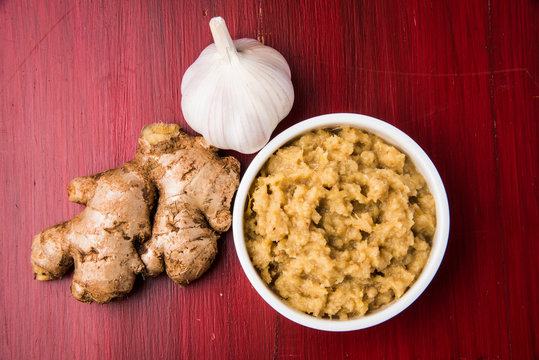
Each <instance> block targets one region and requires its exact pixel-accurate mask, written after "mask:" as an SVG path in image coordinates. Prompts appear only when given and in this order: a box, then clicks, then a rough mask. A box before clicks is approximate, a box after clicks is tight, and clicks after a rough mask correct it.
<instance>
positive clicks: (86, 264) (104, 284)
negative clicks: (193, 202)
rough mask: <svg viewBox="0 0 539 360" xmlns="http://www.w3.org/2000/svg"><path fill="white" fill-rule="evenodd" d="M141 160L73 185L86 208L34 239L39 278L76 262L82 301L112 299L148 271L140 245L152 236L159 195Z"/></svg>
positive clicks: (76, 288)
mask: <svg viewBox="0 0 539 360" xmlns="http://www.w3.org/2000/svg"><path fill="white" fill-rule="evenodd" d="M140 160H141V156H140V155H139V154H137V156H136V157H135V159H134V160H132V161H130V162H128V163H126V164H124V165H123V166H122V167H120V168H118V169H114V170H109V171H105V172H103V173H100V174H97V175H92V176H86V177H79V178H76V179H74V180H73V181H72V182H71V183H70V184H69V187H68V195H69V200H70V201H73V202H77V203H79V204H82V205H86V209H84V210H83V211H82V212H81V213H80V214H78V215H77V216H75V217H74V218H73V219H71V220H69V221H66V222H63V223H61V224H58V225H56V226H52V227H50V228H47V229H45V230H43V231H42V232H41V233H39V234H38V235H36V236H35V237H34V240H33V242H32V254H31V262H32V268H33V270H34V277H35V278H36V279H37V280H41V281H44V280H53V279H59V278H62V276H63V275H64V273H65V272H66V271H67V270H68V269H69V268H70V267H71V265H73V264H74V265H75V271H74V273H73V282H72V284H71V294H72V295H73V297H74V298H75V299H77V300H79V301H82V302H88V303H89V302H92V301H95V302H98V303H107V302H109V301H111V300H112V299H114V298H116V297H121V296H123V295H125V294H127V293H128V292H130V291H131V289H132V287H133V283H134V282H135V278H136V275H137V274H139V273H141V272H143V271H144V264H143V263H142V261H141V260H140V258H139V256H138V253H137V251H136V248H135V247H136V246H137V244H138V243H140V242H144V241H145V240H147V239H149V238H150V236H151V223H150V213H151V210H152V207H153V204H154V202H155V196H156V192H155V188H154V186H153V184H151V182H150V181H149V180H148V178H147V176H146V175H145V174H144V171H143V170H142V166H141V163H140Z"/></svg>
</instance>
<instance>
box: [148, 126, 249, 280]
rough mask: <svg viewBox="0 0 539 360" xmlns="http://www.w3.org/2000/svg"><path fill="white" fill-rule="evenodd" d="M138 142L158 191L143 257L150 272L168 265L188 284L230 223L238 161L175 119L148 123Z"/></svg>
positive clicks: (169, 270) (170, 272)
mask: <svg viewBox="0 0 539 360" xmlns="http://www.w3.org/2000/svg"><path fill="white" fill-rule="evenodd" d="M139 145H140V150H141V153H143V154H144V156H146V163H147V164H148V167H149V172H150V177H151V179H152V180H153V181H154V183H155V184H156V186H157V189H158V191H159V200H158V204H157V211H156V214H155V218H154V224H153V229H152V237H151V239H150V240H149V241H148V242H147V243H145V244H143V245H142V247H141V249H140V255H141V259H142V261H143V262H144V264H145V265H146V269H147V274H148V275H150V276H157V275H159V274H160V273H162V272H163V270H165V269H166V272H167V274H168V276H169V277H170V278H171V279H172V280H174V281H175V282H176V283H178V284H188V283H189V282H191V281H193V280H195V279H197V278H198V277H200V275H202V274H203V273H204V272H205V271H206V270H207V269H208V268H209V267H210V265H211V264H212V262H213V259H214V258H215V255H216V253H217V239H218V238H219V233H220V232H223V231H226V230H228V228H229V227H230V224H231V221H232V215H231V214H230V203H231V201H232V196H233V195H234V192H235V191H236V189H237V187H238V185H239V171H240V164H239V162H238V160H236V159H235V158H233V157H225V158H220V157H219V156H218V155H217V148H215V147H213V146H211V145H209V144H208V143H207V142H206V141H205V140H204V138H202V137H193V136H189V135H188V134H186V133H184V132H182V131H181V130H180V128H179V126H177V125H172V124H152V125H149V126H147V127H145V128H144V129H143V130H142V135H141V137H140V139H139Z"/></svg>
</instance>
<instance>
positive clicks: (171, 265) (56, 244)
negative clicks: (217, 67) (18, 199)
mask: <svg viewBox="0 0 539 360" xmlns="http://www.w3.org/2000/svg"><path fill="white" fill-rule="evenodd" d="M216 151H217V149H216V148H213V147H211V146H210V145H208V144H207V143H206V142H205V140H204V139H203V138H202V137H193V136H190V135H188V134H186V133H184V132H182V131H181V130H180V127H179V126H178V125H173V124H161V123H159V124H152V125H148V126H146V127H145V128H144V129H143V130H142V134H141V137H140V139H139V148H138V150H137V154H136V155H135V158H134V159H133V160H131V161H129V162H127V163H126V164H124V165H123V166H122V167H120V168H118V169H114V170H109V171H105V172H103V173H100V174H96V175H91V176H86V177H80V178H76V179H74V180H73V181H72V182H71V183H70V184H69V187H68V195H69V200H70V201H73V202H77V203H79V204H82V205H86V209H84V210H83V211H82V212H81V213H80V214H79V215H77V216H76V217H74V218H73V219H71V220H69V221H66V222H63V223H61V224H58V225H55V226H53V227H50V228H47V229H45V230H43V231H42V232H41V233H39V234H38V235H36V236H34V239H33V242H32V253H31V263H32V268H33V271H34V277H35V278H36V279H37V280H41V281H45V280H53V279H59V278H62V276H63V275H64V274H65V272H66V271H67V270H68V269H69V268H70V267H71V266H72V265H73V264H74V267H75V270H74V274H73V282H72V285H71V293H72V295H73V297H74V298H75V299H77V300H79V301H82V302H92V301H95V302H98V303H107V302H109V301H111V300H112V299H114V298H117V297H121V296H124V295H125V294H127V293H129V292H130V291H131V289H132V287H133V283H134V281H135V278H136V275H137V274H142V275H144V276H146V275H149V276H157V275H158V274H160V273H161V272H163V271H164V270H165V269H166V272H167V274H168V275H169V277H170V278H171V279H172V280H174V281H175V282H176V283H179V284H187V283H189V282H191V281H193V280H195V279H197V278H198V277H200V276H201V275H202V274H203V273H204V272H205V271H206V270H207V269H208V268H209V267H210V265H211V263H212V262H213V259H214V258H215V255H216V253H217V239H218V237H219V234H220V232H223V231H226V230H228V228H229V227H230V223H231V214H230V203H231V201H232V197H233V195H234V192H235V191H236V189H237V187H238V185H239V162H238V161H237V160H236V159H235V158H233V157H226V158H220V157H219V156H218V155H217V153H216ZM156 190H158V192H159V200H158V203H157V210H156V213H155V216H154V219H153V229H152V222H151V214H152V211H153V208H154V206H155V201H156V198H157V195H156V194H157V191H156ZM137 248H138V252H137V250H136V249H137ZM139 253H140V256H139Z"/></svg>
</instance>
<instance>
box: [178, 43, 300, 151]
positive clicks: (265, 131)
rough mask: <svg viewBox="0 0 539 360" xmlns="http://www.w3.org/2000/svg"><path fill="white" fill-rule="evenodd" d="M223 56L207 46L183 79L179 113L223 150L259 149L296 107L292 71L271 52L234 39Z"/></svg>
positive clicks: (279, 55)
mask: <svg viewBox="0 0 539 360" xmlns="http://www.w3.org/2000/svg"><path fill="white" fill-rule="evenodd" d="M233 44H234V46H235V48H236V50H237V56H236V54H235V53H234V50H233V49H232V50H230V51H229V49H228V48H227V51H228V52H227V54H226V55H225V56H222V53H221V54H220V53H219V52H218V50H217V47H216V45H215V44H211V45H209V46H208V47H206V48H205V49H204V50H203V51H202V53H201V54H200V56H199V57H198V59H197V60H196V61H195V62H194V63H193V64H192V65H191V66H190V67H189V68H188V69H187V71H186V72H185V74H184V76H183V80H182V85H181V92H182V103H181V106H182V112H183V115H184V118H185V120H186V121H187V123H188V124H189V126H191V128H193V130H195V131H197V132H198V133H200V134H202V135H203V136H204V138H205V139H206V141H207V142H208V143H210V144H211V145H213V146H216V147H218V148H221V149H232V150H236V151H239V152H241V153H244V154H251V153H254V152H257V151H258V150H260V149H261V148H262V147H263V146H264V145H265V144H266V143H267V142H268V141H269V138H270V136H271V133H272V132H273V130H275V127H277V124H278V123H279V122H280V121H281V120H282V119H284V118H285V117H286V115H288V113H289V112H290V109H292V104H293V102H294V88H293V86H292V81H291V79H290V68H289V66H288V63H287V62H286V60H285V59H284V57H283V56H282V55H281V54H280V53H279V52H278V51H277V50H275V49H272V48H271V47H269V46H265V45H263V44H261V43H260V42H258V41H256V40H254V39H239V40H234V41H233Z"/></svg>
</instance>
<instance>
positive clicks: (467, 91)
mask: <svg viewBox="0 0 539 360" xmlns="http://www.w3.org/2000/svg"><path fill="white" fill-rule="evenodd" d="M215 15H221V16H223V17H225V19H226V20H227V22H228V25H229V28H230V30H231V33H232V35H233V36H235V37H255V38H256V37H258V38H259V39H263V40H264V42H265V43H266V44H268V45H271V46H273V47H275V48H276V49H278V50H279V51H281V52H282V53H283V55H284V56H285V58H286V59H287V60H288V61H289V63H290V67H291V69H292V73H293V82H294V85H295V89H296V103H295V104H294V108H293V110H292V113H291V114H290V115H289V117H288V118H287V119H286V120H285V121H283V122H282V123H281V124H280V125H279V127H278V128H277V131H276V132H275V134H277V133H279V132H280V131H282V130H283V129H285V128H286V127H288V126H290V125H292V124H294V123H296V122H298V121H300V120H302V119H305V118H308V117H311V116H314V115H318V114H323V113H328V112H341V111H346V112H358V113H364V114H368V115H372V116H375V117H379V118H381V119H384V120H386V121H388V122H390V123H392V124H394V125H396V126H398V127H399V128H401V129H402V130H404V131H405V132H407V133H408V134H409V135H410V136H412V137H413V138H414V139H416V141H417V142H418V143H419V144H420V145H421V146H422V147H423V148H424V149H425V151H426V152H427V153H428V154H429V155H430V156H431V158H432V160H433V161H434V163H435V164H436V166H437V167H438V170H439V172H440V174H441V176H442V178H443V179H444V181H445V184H446V190H447V193H448V197H449V202H450V207H451V216H452V219H451V220H452V224H451V236H450V240H449V246H448V249H447V253H446V256H445V258H444V261H443V263H442V266H441V268H440V270H439V273H438V275H437V276H436V278H435V279H434V281H433V282H432V284H431V285H430V286H429V288H428V289H427V290H426V291H425V293H424V294H423V295H422V296H421V297H420V298H419V299H418V301H416V302H415V303H414V304H413V305H412V306H411V307H410V308H408V309H407V310H406V311H404V312H403V313H402V314H400V315H398V316H397V317H396V318H394V319H392V320H390V321H388V322H386V323H384V324H382V325H379V326H376V327H374V328H371V329H367V330H362V331H356V332H349V333H326V332H321V331H315V330H311V329H307V328H304V327H301V326H299V325H296V324H294V323H292V322H290V321H288V320H287V319H285V318H283V317H281V316H280V315H278V314H277V313H276V312H275V311H273V310H272V309H271V308H270V307H269V306H268V305H266V304H265V303H264V302H263V301H262V299H261V298H260V297H259V296H258V295H257V294H256V292H255V291H254V290H253V289H252V287H250V285H249V283H248V281H247V279H246V277H245V276H244V274H243V272H242V270H241V268H240V265H239V263H238V260H237V258H236V254H235V251H234V247H233V242H232V234H231V232H229V233H228V234H226V236H224V237H223V238H222V240H221V245H220V255H219V257H218V259H217V261H216V262H215V264H214V266H213V268H212V269H211V271H210V272H209V273H208V274H206V275H205V276H204V277H203V278H202V279H200V280H199V281H197V282H196V283H194V284H192V285H190V286H188V287H185V288H180V287H179V286H177V285H175V284H173V283H172V282H171V281H170V280H169V279H168V278H166V277H165V276H161V277H159V278H157V279H153V280H148V281H142V280H141V281H138V282H137V284H136V288H135V289H134V291H133V293H132V294H131V295H130V296H129V297H128V298H126V299H124V300H121V301H117V302H114V303H112V304H108V305H104V306H99V305H86V304H81V303H78V302H76V301H75V300H73V299H72V298H71V296H70V295H69V285H70V281H71V280H70V276H68V277H66V278H65V279H64V280H60V281H54V282H47V283H39V282H37V281H34V280H32V272H31V268H30V264H29V252H30V243H31V239H32V235H33V234H35V233H37V232H39V231H40V230H41V229H43V228H44V227H46V226H50V225H53V224H55V223H57V222H60V221H62V220H65V219H67V218H70V217H72V216H73V215H75V214H76V213H77V212H78V211H80V210H81V207H80V206H77V205H73V204H70V203H69V202H68V200H67V196H66V190H65V189H66V186H67V184H68V182H69V181H70V180H71V179H72V178H74V177H76V176H79V175H86V174H90V173H95V172H99V171H102V170H104V169H108V168H111V167H116V166H118V165H120V164H121V163H122V162H124V161H125V160H127V159H130V158H131V157H132V156H133V154H134V151H135V147H136V138H137V136H138V133H139V131H140V129H141V127H142V126H143V125H144V124H147V123H151V122H154V121H168V122H176V123H180V124H182V125H185V123H184V120H183V117H182V114H181V109H180V92H179V89H180V80H181V76H182V74H183V72H184V71H185V69H186V68H187V66H189V64H191V63H192V62H193V61H194V59H195V58H196V57H197V56H198V54H199V52H200V51H201V50H202V49H203V48H204V47H205V46H206V45H207V44H209V43H210V42H211V39H210V33H209V29H208V26H207V23H208V20H209V19H210V17H212V16H215ZM537 19H539V3H538V2H537V1H531V0H514V1H503V0H483V1H468V0H459V1H457V0H454V1H436V2H432V1H422V0H413V1H404V2H402V1H400V2H394V1H389V0H388V1H356V2H349V1H344V0H343V1H337V2H329V1H325V0H317V1H308V0H303V1H286V0H279V1H275V2H272V1H269V0H259V1H239V0H228V1H225V0H202V1H186V2H175V1H157V0H154V1H145V0H139V1H92V2H90V1H88V2H86V1H67V0H65V1H64V0H55V1H30V0H23V1H13V0H9V1H6V0H4V1H0V143H1V145H0V146H1V147H0V149H1V150H0V181H1V186H0V199H1V206H0V218H1V219H2V225H3V226H2V229H3V231H2V235H1V242H0V255H1V256H0V259H2V260H0V358H1V359H13V358H21V359H38V358H43V359H96V358H129V359H137V358H140V359H151V358H156V359H165V358H167V359H172V358H185V359H192V358H201V359H206V358H216V359H217V358H228V359H259V358H265V359H267V358H279V359H280V358H309V359H315V358H335V359H341V358H366V357H374V358H397V357H399V358H424V359H429V358H465V359H475V358H480V357H482V358H515V359H524V358H538V357H539V335H538V332H537V331H536V329H537V328H538V327H539V315H538V306H537V303H538V299H537V293H538V285H537V284H538V281H539V279H538V266H537V259H538V250H539V248H538V241H539V205H538V203H539V190H538V186H539V185H538V181H539V179H538V173H539V171H538V169H539V147H538V140H539V130H538V129H539V127H538V124H537V122H538V120H539V111H538V109H539V35H538V34H539V29H538V22H537ZM234 155H238V154H234ZM238 157H239V159H240V160H241V162H242V166H243V167H244V169H245V167H246V166H247V165H248V163H249V161H250V159H251V158H252V157H251V156H245V155H238Z"/></svg>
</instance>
